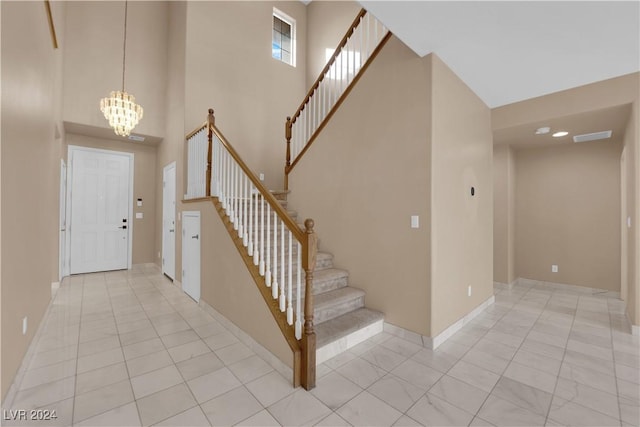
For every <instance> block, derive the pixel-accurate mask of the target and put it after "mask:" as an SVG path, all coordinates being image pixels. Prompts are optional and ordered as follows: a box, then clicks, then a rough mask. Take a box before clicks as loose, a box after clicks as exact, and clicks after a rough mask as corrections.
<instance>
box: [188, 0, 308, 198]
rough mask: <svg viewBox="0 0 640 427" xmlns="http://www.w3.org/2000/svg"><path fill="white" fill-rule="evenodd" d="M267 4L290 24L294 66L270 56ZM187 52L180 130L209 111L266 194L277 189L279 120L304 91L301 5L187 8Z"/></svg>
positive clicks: (279, 181) (280, 181)
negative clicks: (294, 41) (261, 175)
mask: <svg viewBox="0 0 640 427" xmlns="http://www.w3.org/2000/svg"><path fill="white" fill-rule="evenodd" d="M274 6H276V7H277V8H278V9H279V10H281V11H282V12H284V13H286V14H287V15H289V16H291V17H292V18H294V19H295V20H296V25H297V30H296V31H297V46H298V47H297V66H296V67H292V66H290V65H287V64H285V63H283V62H281V61H278V60H275V59H273V58H271V26H272V18H271V16H272V12H273V7H274ZM247 28H250V29H251V31H247ZM186 46H187V49H186V68H185V82H186V92H185V93H186V103H185V105H186V109H185V111H186V116H185V117H186V129H187V131H191V130H192V129H195V128H196V127H197V126H199V125H200V124H202V123H203V122H204V121H205V119H206V115H207V109H208V108H214V109H215V111H216V125H217V126H218V128H219V129H220V130H221V131H222V133H223V134H224V135H225V136H226V137H227V139H228V140H229V142H230V143H231V144H232V145H233V146H234V147H235V148H236V150H237V151H238V153H239V154H240V155H241V156H242V158H243V159H244V160H245V162H247V164H248V165H249V167H250V168H251V169H252V170H253V171H254V172H256V174H257V173H260V172H262V173H264V174H265V184H266V186H267V187H268V188H271V189H280V188H282V187H283V179H284V176H283V171H284V161H285V149H286V147H285V142H284V141H285V140H284V124H285V120H286V117H287V116H288V115H291V114H293V112H294V111H295V109H296V108H297V106H298V104H299V103H300V102H301V101H302V99H303V97H304V95H305V93H306V84H305V64H306V53H305V46H306V6H305V5H304V4H303V3H301V2H299V1H265V2H260V1H247V2H224V1H221V2H190V3H188V4H187V38H186Z"/></svg>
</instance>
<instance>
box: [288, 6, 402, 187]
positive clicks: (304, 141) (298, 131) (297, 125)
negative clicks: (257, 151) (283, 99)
mask: <svg viewBox="0 0 640 427" xmlns="http://www.w3.org/2000/svg"><path fill="white" fill-rule="evenodd" d="M390 35H391V33H390V32H389V30H388V29H387V28H386V27H385V26H384V25H383V24H382V23H381V22H380V21H378V20H377V19H376V18H375V17H374V16H372V15H371V14H370V13H368V12H367V11H366V10H364V9H362V10H360V13H358V16H356V19H355V20H354V21H353V23H352V24H351V26H350V27H349V30H348V31H347V33H346V34H345V35H344V37H343V38H342V40H340V43H339V44H338V47H337V48H336V49H335V50H334V52H333V54H332V55H331V57H330V58H329V60H328V62H327V65H325V67H324V68H323V69H322V71H321V72H320V75H319V76H318V78H317V79H316V81H315V83H314V84H313V86H311V89H310V90H309V92H308V93H307V96H306V97H305V98H304V100H303V101H302V104H300V107H298V109H297V110H296V112H295V114H294V115H293V116H291V117H287V121H286V124H285V138H286V141H287V155H286V166H285V189H287V187H288V175H289V172H291V170H292V169H293V168H294V167H295V166H296V164H297V163H298V161H299V160H300V158H301V157H302V155H303V154H304V153H305V152H306V150H307V149H308V148H309V146H310V145H311V143H312V142H313V141H314V140H315V139H316V137H317V136H318V134H319V133H320V131H321V130H322V128H323V127H324V126H325V124H326V123H327V122H328V120H329V119H330V118H331V116H332V115H333V113H334V112H335V111H336V109H337V108H338V107H339V106H340V104H341V103H342V101H343V100H344V98H345V97H346V96H347V95H348V93H349V91H350V90H351V88H352V87H353V85H354V84H355V82H357V80H358V79H359V78H360V76H361V75H362V73H363V71H364V70H365V69H366V68H367V67H368V66H369V64H370V63H371V61H372V60H373V58H375V56H376V55H377V53H378V52H379V51H380V49H381V48H382V46H383V45H384V42H386V41H387V40H388V38H389V37H390Z"/></svg>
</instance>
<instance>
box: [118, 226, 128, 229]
mask: <svg viewBox="0 0 640 427" xmlns="http://www.w3.org/2000/svg"><path fill="white" fill-rule="evenodd" d="M118 228H122V229H123V230H126V229H127V226H126V225H123V226H122V227H118Z"/></svg>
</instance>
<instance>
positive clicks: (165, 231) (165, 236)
mask: <svg viewBox="0 0 640 427" xmlns="http://www.w3.org/2000/svg"><path fill="white" fill-rule="evenodd" d="M162 272H163V273H164V274H166V275H167V276H169V277H170V278H172V279H175V277H176V162H173V163H170V164H168V165H167V166H165V167H164V169H163V172H162Z"/></svg>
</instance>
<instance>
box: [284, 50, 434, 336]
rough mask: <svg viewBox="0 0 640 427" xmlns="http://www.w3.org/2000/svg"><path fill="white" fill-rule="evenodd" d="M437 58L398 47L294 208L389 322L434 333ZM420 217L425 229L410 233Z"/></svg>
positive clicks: (335, 130)
mask: <svg viewBox="0 0 640 427" xmlns="http://www.w3.org/2000/svg"><path fill="white" fill-rule="evenodd" d="M430 78H431V58H430V57H427V58H419V57H418V56H416V55H415V54H414V53H413V52H412V51H411V50H409V48H407V47H406V46H405V45H404V44H402V42H400V41H399V40H398V39H397V38H395V37H392V38H391V39H390V40H389V42H388V43H387V44H386V45H385V47H384V48H383V49H382V50H381V52H380V54H379V56H378V57H377V58H376V60H375V61H374V62H373V63H372V65H371V66H370V67H369V69H368V70H367V71H366V73H365V74H364V75H363V77H362V78H361V79H360V80H359V82H358V84H357V85H356V86H355V87H354V89H353V91H352V92H351V94H350V96H349V97H348V98H347V99H346V100H345V102H344V103H343V104H342V106H341V107H340V109H339V110H338V112H337V113H336V114H335V115H334V116H333V118H332V119H331V121H330V122H329V124H328V125H327V126H326V128H325V129H324V131H323V132H322V134H320V136H319V138H318V139H317V140H316V141H315V142H314V144H313V146H312V147H311V148H310V149H309V151H308V152H307V154H306V155H305V157H304V158H303V159H302V160H301V162H300V164H299V165H298V166H297V167H296V168H295V169H294V170H293V172H292V174H291V176H290V188H291V194H290V199H289V200H290V205H291V206H292V207H293V208H294V209H296V210H298V212H299V214H300V216H299V217H300V218H306V217H311V218H313V219H314V220H315V223H316V231H317V233H318V236H319V239H320V249H321V250H324V251H327V252H331V253H333V254H334V263H335V265H336V266H337V267H338V268H345V269H347V270H348V271H349V274H350V276H349V282H350V284H351V285H352V286H354V287H357V288H361V289H363V290H365V291H366V293H367V295H366V305H367V307H370V308H373V309H377V310H380V311H382V312H384V314H385V320H386V321H387V322H390V323H392V324H395V325H398V326H400V327H403V328H406V329H410V330H412V331H415V332H418V333H420V334H424V335H427V334H428V332H429V319H430V312H429V274H430V272H429V271H430V270H429V269H430V254H429V239H430V224H429V216H430V212H429V191H430V185H429V183H430V173H429V172H430V127H429V124H430V117H431V110H430V103H429V97H430V90H431V89H430ZM411 215H419V216H420V228H419V229H411V228H410V217H411Z"/></svg>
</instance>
